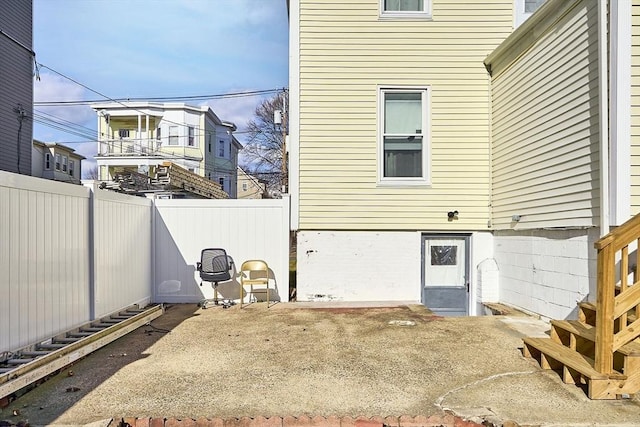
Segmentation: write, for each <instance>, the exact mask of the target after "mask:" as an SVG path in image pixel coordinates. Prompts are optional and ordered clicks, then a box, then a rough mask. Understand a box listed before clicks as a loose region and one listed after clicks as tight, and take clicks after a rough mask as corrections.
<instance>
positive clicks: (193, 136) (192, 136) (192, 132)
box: [188, 126, 196, 147]
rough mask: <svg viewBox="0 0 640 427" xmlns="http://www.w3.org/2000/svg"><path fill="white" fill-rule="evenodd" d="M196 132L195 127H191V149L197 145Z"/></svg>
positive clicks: (189, 142) (189, 141)
mask: <svg viewBox="0 0 640 427" xmlns="http://www.w3.org/2000/svg"><path fill="white" fill-rule="evenodd" d="M195 135H196V130H195V129H194V128H193V126H189V140H188V144H189V147H193V146H194V145H195V143H196V136H195Z"/></svg>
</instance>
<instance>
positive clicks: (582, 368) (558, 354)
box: [523, 338, 609, 382]
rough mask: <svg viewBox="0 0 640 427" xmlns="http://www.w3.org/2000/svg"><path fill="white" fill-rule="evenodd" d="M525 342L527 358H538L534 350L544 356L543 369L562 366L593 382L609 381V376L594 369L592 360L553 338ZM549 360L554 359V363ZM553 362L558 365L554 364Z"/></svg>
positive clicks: (541, 364) (530, 339)
mask: <svg viewBox="0 0 640 427" xmlns="http://www.w3.org/2000/svg"><path fill="white" fill-rule="evenodd" d="M523 341H524V344H525V347H524V348H525V356H527V357H534V358H536V357H535V354H534V353H535V351H534V352H532V351H531V350H532V349H535V350H537V351H538V352H539V353H540V355H542V356H543V359H542V360H541V361H540V366H542V368H543V369H554V370H555V369H557V368H560V367H562V366H560V365H564V366H566V367H569V368H571V369H573V370H575V371H578V372H579V373H580V374H582V375H583V376H584V377H585V378H588V379H591V380H596V379H597V380H605V379H609V376H608V375H606V374H601V373H600V372H598V371H596V370H595V369H594V368H593V360H592V359H589V358H587V357H585V356H582V355H581V354H580V353H578V352H576V351H573V350H571V349H570V348H568V347H565V346H563V345H562V344H559V343H557V342H555V341H553V340H552V339H551V338H525V339H524V340H523ZM544 359H547V360H544ZM548 359H552V361H551V360H548ZM553 361H555V362H558V363H555V364H554V363H553ZM565 382H567V381H565Z"/></svg>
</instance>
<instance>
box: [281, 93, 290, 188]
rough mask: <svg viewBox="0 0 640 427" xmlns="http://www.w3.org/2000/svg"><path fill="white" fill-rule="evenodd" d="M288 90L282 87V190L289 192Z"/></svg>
mask: <svg viewBox="0 0 640 427" xmlns="http://www.w3.org/2000/svg"><path fill="white" fill-rule="evenodd" d="M287 123H288V115H287V90H286V89H282V124H281V125H280V126H281V130H282V192H283V193H287V192H288V191H289V174H288V168H287V161H288V159H287V128H288V126H287Z"/></svg>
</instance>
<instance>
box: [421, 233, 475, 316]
mask: <svg viewBox="0 0 640 427" xmlns="http://www.w3.org/2000/svg"><path fill="white" fill-rule="evenodd" d="M422 241H423V246H422V253H423V262H422V263H423V267H424V269H423V271H424V274H423V288H422V303H423V304H424V305H426V306H427V308H429V309H430V310H431V311H433V312H434V313H436V314H439V315H442V316H466V315H467V314H468V307H469V280H468V275H469V274H468V272H469V267H468V253H467V246H468V245H467V241H468V237H465V236H460V237H457V236H447V237H438V236H423V238H422Z"/></svg>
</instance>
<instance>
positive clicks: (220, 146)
mask: <svg viewBox="0 0 640 427" xmlns="http://www.w3.org/2000/svg"><path fill="white" fill-rule="evenodd" d="M224 146H225V143H224V141H223V140H222V139H221V140H220V141H218V157H224V156H225V154H224V152H225V149H224Z"/></svg>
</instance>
